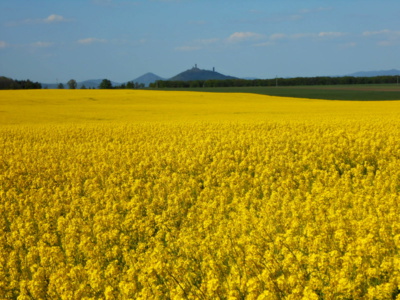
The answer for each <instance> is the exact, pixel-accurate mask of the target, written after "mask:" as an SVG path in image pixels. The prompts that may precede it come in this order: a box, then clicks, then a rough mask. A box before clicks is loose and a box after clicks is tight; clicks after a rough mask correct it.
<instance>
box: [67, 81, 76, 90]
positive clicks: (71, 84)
mask: <svg viewBox="0 0 400 300" xmlns="http://www.w3.org/2000/svg"><path fill="white" fill-rule="evenodd" d="M67 84H68V88H69V89H70V90H75V89H76V87H77V86H78V84H77V82H76V80H75V79H70V80H69V81H68V83H67Z"/></svg>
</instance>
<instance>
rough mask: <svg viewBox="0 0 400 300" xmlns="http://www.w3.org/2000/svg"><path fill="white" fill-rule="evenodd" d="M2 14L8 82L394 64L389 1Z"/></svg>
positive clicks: (78, 5) (43, 0)
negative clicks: (192, 70) (195, 67)
mask: <svg viewBox="0 0 400 300" xmlns="http://www.w3.org/2000/svg"><path fill="white" fill-rule="evenodd" d="M0 12H1V13H0V76H7V77H11V78H13V79H30V80H33V81H39V82H48V83H50V82H56V81H59V82H66V81H68V80H69V79H71V78H73V79H75V80H77V81H82V80H87V79H97V78H108V79H111V80H113V81H117V82H125V81H128V80H132V79H134V78H137V77H139V76H141V75H143V74H145V73H147V72H152V73H155V74H157V75H159V76H162V77H164V78H169V77H172V76H174V75H176V74H178V73H179V72H182V71H184V70H187V69H189V68H190V67H192V66H193V65H194V64H197V65H198V67H199V68H201V69H212V68H213V67H215V68H216V71H217V72H220V73H223V74H226V75H231V76H236V77H258V78H273V77H275V76H278V77H296V76H336V75H344V74H349V73H354V72H357V71H369V70H389V69H399V68H400V63H399V59H398V50H399V46H400V29H399V22H398V20H399V19H400V2H398V1H394V0H383V1H372V0H363V1H361V0H354V1H344V0H339V1H335V2H333V1H324V2H322V1H317V0H306V1H295V0H287V1H279V2H278V1H276V2H275V1H261V0H252V1H239V0H230V1H227V0H218V1H211V0H202V1H200V0H132V1H129V0H86V1H77V0H70V1H61V0H59V1H54V0H52V1H50V0H38V1H29V0H13V1H2V2H0Z"/></svg>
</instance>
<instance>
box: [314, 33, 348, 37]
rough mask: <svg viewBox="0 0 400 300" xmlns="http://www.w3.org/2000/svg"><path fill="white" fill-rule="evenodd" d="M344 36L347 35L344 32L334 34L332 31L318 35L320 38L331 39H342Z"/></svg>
mask: <svg viewBox="0 0 400 300" xmlns="http://www.w3.org/2000/svg"><path fill="white" fill-rule="evenodd" d="M344 35H346V33H344V32H332V31H328V32H320V33H318V37H330V38H336V37H341V36H344Z"/></svg>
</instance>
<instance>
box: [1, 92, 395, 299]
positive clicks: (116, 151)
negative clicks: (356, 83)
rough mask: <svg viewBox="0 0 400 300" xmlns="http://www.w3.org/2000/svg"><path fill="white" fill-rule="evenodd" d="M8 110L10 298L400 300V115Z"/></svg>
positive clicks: (166, 104) (374, 105) (5, 289)
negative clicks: (399, 299)
mask: <svg viewBox="0 0 400 300" xmlns="http://www.w3.org/2000/svg"><path fill="white" fill-rule="evenodd" d="M0 96H1V97H0V298H2V299H7V298H9V299H16V298H18V299H245V298H246V299H396V297H397V298H398V295H399V294H400V291H399V286H400V204H399V201H398V200H399V198H400V143H399V138H398V137H399V136H400V124H399V122H398V120H399V117H400V101H366V102H362V101H327V100H318V99H304V98H288V97H277V96H266V95H259V94H253V93H209V92H174V91H170V92H166V91H113V90H111V91H98V90H97V91H92V90H85V91H83V90H79V91H68V90H65V91H57V90H54V91H51V90H48V91H46V90H37V91H31V90H27V91H2V92H1V93H0Z"/></svg>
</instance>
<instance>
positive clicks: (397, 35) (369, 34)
mask: <svg viewBox="0 0 400 300" xmlns="http://www.w3.org/2000/svg"><path fill="white" fill-rule="evenodd" d="M362 35H363V36H364V37H366V38H374V39H375V40H376V39H380V40H379V41H378V42H377V43H376V44H377V45H378V46H384V47H387V46H392V45H397V44H399V43H400V31H396V30H389V29H382V30H376V31H364V32H363V33H362Z"/></svg>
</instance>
